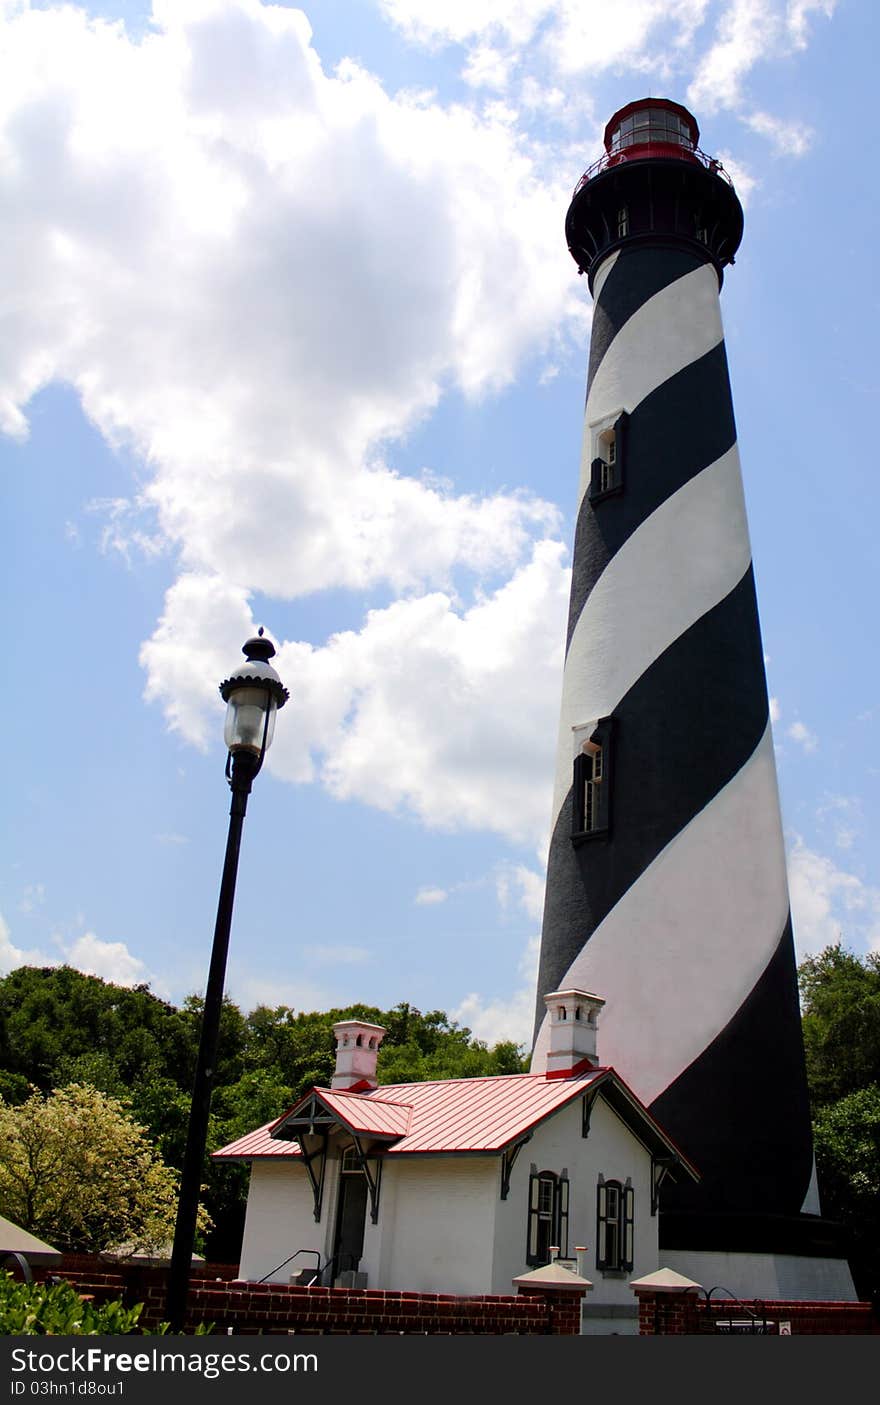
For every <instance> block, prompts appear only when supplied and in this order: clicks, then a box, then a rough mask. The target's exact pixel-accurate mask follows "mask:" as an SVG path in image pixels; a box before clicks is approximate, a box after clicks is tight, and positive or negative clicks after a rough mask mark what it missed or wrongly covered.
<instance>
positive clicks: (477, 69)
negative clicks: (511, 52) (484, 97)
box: [462, 45, 511, 93]
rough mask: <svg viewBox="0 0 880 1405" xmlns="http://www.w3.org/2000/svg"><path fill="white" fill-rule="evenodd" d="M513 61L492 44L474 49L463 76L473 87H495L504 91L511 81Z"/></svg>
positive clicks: (498, 90) (496, 89)
mask: <svg viewBox="0 0 880 1405" xmlns="http://www.w3.org/2000/svg"><path fill="white" fill-rule="evenodd" d="M510 66H511V61H510V59H509V58H507V57H506V56H505V55H504V54H502V53H499V51H498V50H497V49H493V48H492V47H491V45H486V46H485V47H482V48H479V49H474V51H473V53H471V55H470V57H469V58H468V61H467V64H466V66H465V69H464V72H463V74H462V77H463V78H464V80H465V82H466V83H469V84H470V85H471V87H473V88H493V89H494V90H495V91H496V92H499V93H500V92H503V91H504V89H505V88H506V87H507V85H508V82H509V81H510Z"/></svg>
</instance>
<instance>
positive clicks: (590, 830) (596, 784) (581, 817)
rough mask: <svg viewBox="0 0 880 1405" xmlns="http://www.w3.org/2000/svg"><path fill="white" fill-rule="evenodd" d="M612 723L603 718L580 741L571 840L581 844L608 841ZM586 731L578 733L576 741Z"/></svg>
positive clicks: (573, 793) (573, 790)
mask: <svg viewBox="0 0 880 1405" xmlns="http://www.w3.org/2000/svg"><path fill="white" fill-rule="evenodd" d="M611 732H612V719H611V718H610V717H602V718H600V720H599V721H598V722H597V723H596V725H595V727H593V728H592V729H591V730H590V733H589V736H588V737H586V738H584V739H583V740H582V741H580V744H579V747H578V751H577V754H576V755H575V759H574V775H573V777H572V809H571V838H572V843H574V844H580V843H583V842H584V841H585V840H587V839H595V838H597V837H600V836H602V837H607V835H608V832H609V829H610V826H611ZM579 736H580V737H583V730H582V729H580V728H576V729H575V739H576V741H577V739H578V737H579Z"/></svg>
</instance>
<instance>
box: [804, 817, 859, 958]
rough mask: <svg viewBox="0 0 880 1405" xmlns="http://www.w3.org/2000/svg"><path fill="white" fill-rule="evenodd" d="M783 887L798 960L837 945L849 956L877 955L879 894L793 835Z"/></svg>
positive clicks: (854, 875)
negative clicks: (786, 889)
mask: <svg viewBox="0 0 880 1405" xmlns="http://www.w3.org/2000/svg"><path fill="white" fill-rule="evenodd" d="M788 883H789V889H790V892H791V907H792V920H793V923H794V936H795V944H796V947H797V951H798V957H799V959H800V958H803V957H804V956H808V955H811V954H814V953H816V952H818V951H821V950H822V949H823V948H824V947H826V946H831V945H833V944H834V943H835V942H838V941H842V942H843V943H844V945H846V946H848V947H850V948H852V949H854V950H858V949H860V948H861V949H863V950H870V951H877V950H880V889H878V888H873V887H871V886H870V885H869V884H867V883H865V882H863V880H862V879H861V878H859V877H858V876H857V875H856V874H854V873H848V872H847V871H846V870H845V869H842V868H840V867H838V865H837V864H835V863H834V861H833V860H832V859H830V858H828V857H827V855H824V854H820V853H817V852H816V851H815V850H814V849H811V848H809V847H808V846H807V845H806V844H805V843H804V841H803V839H801V838H800V836H797V835H796V836H794V838H793V840H792V842H791V844H790V845H789V852H788Z"/></svg>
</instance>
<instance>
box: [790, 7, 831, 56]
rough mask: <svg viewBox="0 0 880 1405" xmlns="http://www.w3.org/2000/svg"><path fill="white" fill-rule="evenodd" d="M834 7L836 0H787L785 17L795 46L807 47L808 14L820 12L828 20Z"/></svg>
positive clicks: (799, 47)
mask: <svg viewBox="0 0 880 1405" xmlns="http://www.w3.org/2000/svg"><path fill="white" fill-rule="evenodd" d="M836 7H837V0H788V6H787V9H786V16H785V19H786V24H787V26H788V32H789V34H790V36H791V39H792V41H793V43H794V45H795V48H798V49H805V48H806V47H807V43H808V41H809V24H808V19H809V16H810V15H814V14H820V15H824V16H825V18H826V19H829V20H830V19H831V16H832V15H833V14H834V11H835V9H836Z"/></svg>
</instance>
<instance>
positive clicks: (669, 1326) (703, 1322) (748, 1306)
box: [636, 1292, 880, 1337]
mask: <svg viewBox="0 0 880 1405" xmlns="http://www.w3.org/2000/svg"><path fill="white" fill-rule="evenodd" d="M636 1296H637V1297H638V1300H639V1335H640V1336H643V1337H654V1336H662V1337H666V1336H697V1335H703V1334H704V1333H712V1332H713V1331H714V1325H713V1324H714V1320H715V1319H717V1318H722V1319H725V1320H727V1319H730V1318H733V1319H739V1320H745V1319H747V1318H748V1317H749V1314H750V1313H752V1314H754V1315H755V1317H757V1318H759V1319H762V1320H766V1321H767V1322H768V1323H773V1324H778V1323H779V1322H787V1323H788V1324H789V1326H790V1329H791V1335H792V1336H794V1337H802V1336H813V1337H816V1336H824V1337H831V1336H833V1337H843V1336H847V1337H869V1336H880V1316H878V1314H877V1313H876V1311H875V1310H874V1308H873V1307H872V1306H871V1304H870V1303H848V1302H786V1301H780V1300H777V1301H774V1302H759V1301H756V1300H751V1299H750V1300H749V1301H747V1302H741V1303H733V1302H729V1301H728V1302H723V1301H719V1302H713V1303H709V1304H707V1303H706V1301H705V1299H704V1298H703V1297H701V1296H699V1295H698V1294H696V1293H682V1294H679V1293H650V1292H640V1293H637V1295H636Z"/></svg>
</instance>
